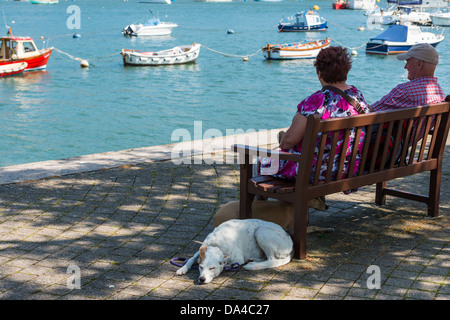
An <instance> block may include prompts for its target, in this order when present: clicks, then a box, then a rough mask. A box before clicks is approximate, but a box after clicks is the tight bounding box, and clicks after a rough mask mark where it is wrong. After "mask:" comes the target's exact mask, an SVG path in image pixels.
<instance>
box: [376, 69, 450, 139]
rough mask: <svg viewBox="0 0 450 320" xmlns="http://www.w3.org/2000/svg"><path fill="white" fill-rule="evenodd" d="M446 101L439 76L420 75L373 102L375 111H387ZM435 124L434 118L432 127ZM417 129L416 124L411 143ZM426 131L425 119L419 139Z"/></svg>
mask: <svg viewBox="0 0 450 320" xmlns="http://www.w3.org/2000/svg"><path fill="white" fill-rule="evenodd" d="M442 101H445V94H444V91H443V90H442V88H441V86H440V85H439V84H438V83H437V78H435V77H420V78H417V79H414V80H411V81H409V82H406V83H402V84H399V85H398V86H396V87H395V88H394V89H392V91H391V92H389V93H388V94H387V95H385V96H384V97H383V98H381V100H380V101H377V102H375V103H374V104H372V110H373V111H385V110H393V109H402V108H409V107H416V106H423V105H427V104H432V103H438V102H442ZM433 126H434V119H433V120H432V122H431V127H433ZM415 131H416V126H414V129H413V133H412V135H411V141H410V142H409V145H411V144H412V143H413V142H412V137H414V135H415ZM424 133H425V119H424V122H422V127H421V130H420V135H419V139H421V138H423V136H424Z"/></svg>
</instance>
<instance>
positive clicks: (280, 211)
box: [214, 199, 334, 234]
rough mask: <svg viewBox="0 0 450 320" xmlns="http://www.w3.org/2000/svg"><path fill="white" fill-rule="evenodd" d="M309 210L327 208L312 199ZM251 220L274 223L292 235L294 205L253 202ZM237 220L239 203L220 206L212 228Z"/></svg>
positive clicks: (288, 203)
mask: <svg viewBox="0 0 450 320" xmlns="http://www.w3.org/2000/svg"><path fill="white" fill-rule="evenodd" d="M308 206H309V207H310V208H315V209H318V210H326V209H327V208H328V207H327V206H326V204H325V203H324V202H323V201H322V200H320V199H312V200H310V201H309V202H308ZM252 218H253V219H261V220H264V221H269V222H274V223H276V224H278V225H279V226H281V227H282V228H283V229H284V230H286V231H287V232H288V233H290V234H294V204H293V203H290V202H285V201H278V200H274V201H272V200H254V201H253V204H252ZM231 219H239V201H231V202H228V203H226V204H224V205H222V206H221V207H220V209H219V211H217V213H216V214H215V215H214V227H217V226H219V225H220V224H221V223H223V222H225V221H228V220H231ZM333 230H334V229H333V228H321V227H315V226H309V227H308V233H311V232H331V231H333Z"/></svg>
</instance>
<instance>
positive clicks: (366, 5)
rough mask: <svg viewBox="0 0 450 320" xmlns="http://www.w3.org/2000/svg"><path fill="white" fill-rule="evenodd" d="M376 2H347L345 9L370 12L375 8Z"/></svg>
mask: <svg viewBox="0 0 450 320" xmlns="http://www.w3.org/2000/svg"><path fill="white" fill-rule="evenodd" d="M375 2H376V0H348V1H347V5H346V9H350V10H371V9H374V8H376V3H375Z"/></svg>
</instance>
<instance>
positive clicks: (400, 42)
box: [366, 24, 444, 55]
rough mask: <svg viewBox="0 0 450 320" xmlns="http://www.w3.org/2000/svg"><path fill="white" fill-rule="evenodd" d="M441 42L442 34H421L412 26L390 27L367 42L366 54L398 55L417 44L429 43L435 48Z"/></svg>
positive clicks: (418, 29) (420, 31) (416, 27)
mask: <svg viewBox="0 0 450 320" xmlns="http://www.w3.org/2000/svg"><path fill="white" fill-rule="evenodd" d="M442 40H444V34H443V33H441V34H435V33H432V32H422V30H421V29H420V28H419V27H418V26H412V25H400V24H398V25H390V26H389V28H388V29H387V30H386V31H384V32H383V33H381V34H379V35H378V36H376V37H374V38H371V39H370V41H369V42H367V44H366V53H373V54H382V55H389V54H398V53H403V52H406V51H408V50H409V48H411V47H412V46H413V45H414V44H417V43H429V44H430V45H432V46H433V47H436V46H437V45H438V44H439V43H440V42H441V41H442Z"/></svg>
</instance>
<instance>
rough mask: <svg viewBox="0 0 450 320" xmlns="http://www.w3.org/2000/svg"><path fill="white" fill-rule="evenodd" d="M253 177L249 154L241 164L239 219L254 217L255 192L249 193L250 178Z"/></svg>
mask: <svg viewBox="0 0 450 320" xmlns="http://www.w3.org/2000/svg"><path fill="white" fill-rule="evenodd" d="M251 177H252V164H251V163H250V161H249V158H248V155H247V158H246V161H245V163H244V164H241V170H240V186H239V187H240V194H239V197H240V200H239V219H249V218H251V217H252V203H253V199H254V198H255V195H254V194H250V193H248V180H249V179H250V178H251Z"/></svg>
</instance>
